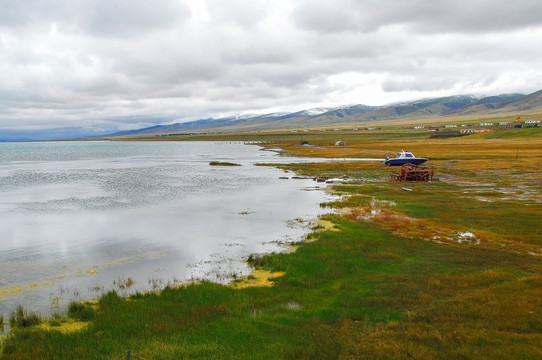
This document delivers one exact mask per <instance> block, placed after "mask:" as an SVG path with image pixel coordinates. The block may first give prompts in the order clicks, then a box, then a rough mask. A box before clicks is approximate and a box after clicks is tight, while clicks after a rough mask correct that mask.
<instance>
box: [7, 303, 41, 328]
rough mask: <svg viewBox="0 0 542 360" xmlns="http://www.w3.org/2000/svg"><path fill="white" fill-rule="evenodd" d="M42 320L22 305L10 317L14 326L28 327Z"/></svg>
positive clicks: (10, 321)
mask: <svg viewBox="0 0 542 360" xmlns="http://www.w3.org/2000/svg"><path fill="white" fill-rule="evenodd" d="M40 322H41V318H40V317H39V316H38V315H37V314H35V313H29V312H28V311H26V310H25V309H24V308H23V306H22V305H19V306H18V307H17V309H16V310H15V311H14V312H13V313H12V314H11V317H10V318H9V324H10V326H11V327H12V328H16V327H21V328H27V327H31V326H34V325H38V324H39V323H40Z"/></svg>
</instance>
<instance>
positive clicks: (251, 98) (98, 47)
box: [0, 0, 542, 131]
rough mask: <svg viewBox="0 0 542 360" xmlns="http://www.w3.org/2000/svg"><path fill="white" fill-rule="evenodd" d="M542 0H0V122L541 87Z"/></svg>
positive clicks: (122, 117) (129, 122)
mask: <svg viewBox="0 0 542 360" xmlns="http://www.w3.org/2000/svg"><path fill="white" fill-rule="evenodd" d="M541 64H542V1H540V0H514V1H511V0H468V1H463V0H438V1H436V0H329V1H328V0H322V1H318V0H207V1H204V0H156V1H149V0H56V1H55V0H0V74H1V75H0V131H1V130H2V129H3V130H6V129H45V128H53V127H64V126H76V127H90V128H93V129H94V130H100V129H104V130H110V129H119V130H124V129H133V128H140V127H145V126H151V125H154V124H158V123H173V122H183V121H187V120H194V119H199V118H206V117H220V116H224V115H231V114H235V113H266V112H273V111H296V110H301V109H304V108H312V107H321V106H323V107H333V106H339V105H343V104H367V105H382V104H387V103H391V102H396V101H403V100H409V99H418V98H426V97H437V96H446V95H455V94H476V95H478V94H485V95H497V94H502V93H513V92H520V93H530V92H533V91H537V90H540V89H542V65H541Z"/></svg>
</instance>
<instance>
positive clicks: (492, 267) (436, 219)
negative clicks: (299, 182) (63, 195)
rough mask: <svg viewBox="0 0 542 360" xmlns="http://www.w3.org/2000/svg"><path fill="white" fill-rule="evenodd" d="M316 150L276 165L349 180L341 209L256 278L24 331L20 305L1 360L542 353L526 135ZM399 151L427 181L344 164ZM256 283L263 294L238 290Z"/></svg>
mask: <svg viewBox="0 0 542 360" xmlns="http://www.w3.org/2000/svg"><path fill="white" fill-rule="evenodd" d="M512 134H513V133H512ZM531 134H533V133H531ZM537 134H538V133H537ZM482 135H484V136H482ZM329 143H330V142H325V143H321V144H316V146H313V147H303V146H299V145H296V144H291V143H290V144H287V143H282V144H280V146H281V147H282V148H284V149H285V150H286V151H288V152H289V153H290V154H294V155H303V156H307V155H309V156H318V157H320V156H328V157H340V158H342V159H343V160H342V161H338V162H333V163H309V164H292V165H280V167H281V168H283V169H284V170H286V171H295V172H297V173H301V174H304V175H310V176H328V177H337V178H338V177H341V178H343V177H347V178H348V179H349V180H348V181H346V182H344V183H343V184H339V185H335V187H334V190H335V191H336V192H338V193H339V194H342V195H343V196H342V197H341V199H340V200H337V201H335V202H333V203H328V204H323V206H329V207H330V208H334V209H337V211H338V212H339V213H338V214H333V215H328V216H326V217H324V218H323V219H322V220H324V221H323V222H321V224H320V225H317V226H316V227H315V229H314V230H315V231H314V232H313V233H312V234H310V235H309V236H308V239H310V241H306V242H303V243H300V244H296V247H297V250H296V251H295V252H291V253H281V254H267V255H261V256H258V255H253V256H250V258H249V259H248V261H249V263H250V264H251V265H253V266H254V267H256V268H257V269H259V272H257V273H255V274H254V275H252V276H249V277H247V279H239V280H236V281H234V283H233V285H232V286H225V285H219V284H213V283H209V282H203V283H198V284H187V285H183V286H179V287H173V286H168V287H166V288H165V289H164V290H162V291H160V292H151V293H147V294H137V295H134V296H132V297H129V298H123V297H121V296H119V295H118V294H117V293H116V292H110V293H107V294H105V295H104V296H102V297H101V298H100V299H99V301H98V302H97V303H95V304H94V303H81V304H77V303H73V304H71V305H70V307H69V309H68V311H67V315H66V316H65V317H60V318H59V319H58V324H63V323H68V322H72V323H77V324H80V325H79V326H77V327H73V331H57V330H55V329H56V328H59V326H57V327H55V326H50V327H48V328H44V327H42V326H41V325H39V326H35V324H34V323H33V322H35V321H36V320H35V319H32V320H30V318H31V315H29V314H28V313H26V312H25V311H24V309H19V310H18V312H16V314H15V315H12V318H13V319H14V320H13V325H12V327H13V329H12V332H11V334H10V335H9V336H8V338H7V339H6V340H4V343H3V350H2V351H3V354H2V358H4V359H27V358H55V359H73V358H77V359H95V358H113V357H115V356H118V354H119V353H122V352H123V351H125V350H126V349H131V350H132V351H133V352H135V353H137V354H138V355H140V356H141V357H143V358H147V359H171V358H176V359H359V358H362V359H365V358H366V359H409V358H414V359H467V358H476V359H510V358H514V359H534V358H542V297H541V296H540V294H541V293H542V231H541V229H540V226H539V222H540V214H541V213H542V182H541V180H540V179H542V144H541V143H540V141H539V139H538V138H536V137H535V138H531V137H529V136H527V137H521V138H520V139H518V138H516V137H513V136H510V137H506V136H505V137H502V138H495V137H490V136H485V134H480V136H478V135H475V136H472V137H470V136H468V137H461V138H446V139H425V140H423V141H422V140H402V139H399V140H393V139H391V140H387V141H367V140H366V139H364V140H360V141H358V142H356V141H355V139H351V140H349V142H348V146H346V147H341V148H337V147H333V146H331V145H329ZM401 148H405V149H408V150H411V151H413V152H414V153H415V154H416V155H418V156H425V157H428V158H429V159H430V161H429V162H428V165H431V166H433V167H434V169H435V176H436V177H439V178H440V181H437V182H434V183H409V184H408V185H405V184H404V183H394V182H390V181H389V174H390V171H393V169H390V168H388V167H384V166H382V165H380V164H378V163H367V162H359V161H351V160H349V158H354V157H382V155H383V154H385V153H386V152H387V151H395V150H400V149H401ZM404 186H408V187H409V189H410V190H412V191H403V190H402V188H403V187H404ZM314 240H316V241H314ZM259 281H261V282H262V283H265V285H266V286H239V284H241V283H253V284H255V283H257V282H259ZM273 284H274V286H269V285H273ZM10 322H11V321H10ZM37 322H40V319H38V320H37ZM23 324H24V325H23ZM83 325H84V326H83Z"/></svg>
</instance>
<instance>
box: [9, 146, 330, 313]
mask: <svg viewBox="0 0 542 360" xmlns="http://www.w3.org/2000/svg"><path fill="white" fill-rule="evenodd" d="M213 160H216V161H230V162H235V163H239V164H241V165H242V166H237V167H216V166H209V162H210V161H213ZM295 161H302V160H298V159H296V160H295ZM258 162H292V159H291V158H290V159H287V158H286V159H285V158H281V157H280V156H278V155H277V154H276V153H274V152H270V151H261V150H260V148H259V147H257V146H248V145H243V144H232V143H216V142H52V143H0V314H2V315H3V316H4V318H8V317H9V314H10V313H11V312H12V311H13V310H14V308H15V307H16V306H17V305H18V304H22V305H23V306H25V307H26V308H28V309H31V310H35V311H38V312H40V313H44V314H47V313H51V312H55V311H63V310H64V309H65V308H66V304H67V303H69V301H71V300H78V299H85V298H89V297H97V296H100V295H101V294H102V293H103V292H104V291H108V290H110V289H116V290H117V291H119V292H121V293H122V292H126V293H129V292H134V291H136V290H137V291H146V290H152V289H154V288H160V287H163V286H165V285H166V284H167V283H175V282H186V281H189V280H191V279H208V280H212V281H218V282H226V281H229V280H230V279H231V276H232V275H233V274H237V275H241V274H247V273H249V272H250V269H249V268H248V266H247V265H246V263H245V262H244V259H246V257H248V256H249V255H250V254H252V253H263V252H271V251H280V250H283V249H285V248H286V246H287V244H288V243H289V242H292V241H297V240H300V239H301V238H302V236H303V234H305V233H306V231H307V229H306V222H307V221H309V220H311V219H314V218H315V217H317V216H318V215H319V214H320V213H321V212H322V210H321V209H320V208H319V206H318V204H319V203H321V202H322V201H326V200H328V199H327V197H328V196H329V195H326V194H325V193H324V192H323V191H317V190H315V185H316V184H315V183H314V182H313V181H312V180H281V179H279V176H284V173H283V172H282V171H280V170H277V169H274V168H269V167H260V166H254V164H255V163H258ZM296 219H297V220H296ZM301 219H302V220H303V222H301V221H299V220H301ZM128 280H133V281H134V282H135V283H134V284H133V285H132V286H131V287H130V289H129V290H123V289H122V287H123V285H125V284H126V282H127V281H128Z"/></svg>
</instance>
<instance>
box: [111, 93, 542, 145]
mask: <svg viewBox="0 0 542 360" xmlns="http://www.w3.org/2000/svg"><path fill="white" fill-rule="evenodd" d="M526 114H542V90H540V91H537V92H535V93H532V94H529V95H524V94H504V95H499V96H489V97H484V98H476V97H474V96H471V95H459V96H448V97H441V98H433V99H422V100H415V101H407V102H401V103H395V104H389V105H384V106H367V105H348V106H341V107H337V108H333V109H323V108H318V109H308V110H303V111H298V112H294V113H287V114H285V113H273V114H265V115H255V116H242V117H239V116H238V117H226V118H220V119H204V120H197V121H191V122H186V123H182V124H172V125H158V126H153V127H149V128H145V129H139V130H131V131H123V132H118V133H115V134H112V136H152V135H165V134H186V133H200V132H234V131H261V130H278V129H299V128H315V127H325V126H340V125H359V124H365V123H371V122H379V121H387V120H401V119H405V120H407V119H408V120H415V119H420V120H421V119H434V120H436V121H437V120H441V119H442V120H443V119H450V118H458V117H476V118H479V117H492V116H493V117H498V116H507V115H510V116H514V117H515V116H516V115H526Z"/></svg>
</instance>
